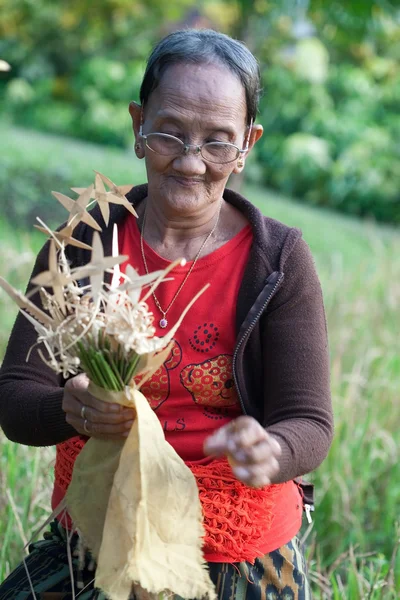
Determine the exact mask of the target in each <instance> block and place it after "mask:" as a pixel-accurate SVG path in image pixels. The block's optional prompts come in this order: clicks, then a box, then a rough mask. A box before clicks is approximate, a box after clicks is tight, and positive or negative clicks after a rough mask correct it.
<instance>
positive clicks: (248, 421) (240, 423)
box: [230, 416, 266, 448]
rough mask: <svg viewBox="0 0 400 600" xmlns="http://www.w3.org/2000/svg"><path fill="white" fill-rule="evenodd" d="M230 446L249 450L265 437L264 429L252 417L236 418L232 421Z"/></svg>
mask: <svg viewBox="0 0 400 600" xmlns="http://www.w3.org/2000/svg"><path fill="white" fill-rule="evenodd" d="M231 426H232V434H231V436H230V443H231V446H232V447H234V445H236V446H237V447H240V448H251V447H252V446H254V445H255V444H257V443H258V442H261V441H262V440H264V439H265V437H266V431H265V429H264V428H263V427H262V426H261V425H260V423H258V421H256V420H255V419H253V418H252V417H248V416H243V417H238V418H237V419H235V420H234V421H232V425H231Z"/></svg>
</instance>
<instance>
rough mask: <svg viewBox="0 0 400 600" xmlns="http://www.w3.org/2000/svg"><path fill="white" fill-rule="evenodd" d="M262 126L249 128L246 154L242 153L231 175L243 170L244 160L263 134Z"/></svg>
mask: <svg viewBox="0 0 400 600" xmlns="http://www.w3.org/2000/svg"><path fill="white" fill-rule="evenodd" d="M263 131H264V130H263V126H262V125H258V124H257V125H253V126H252V128H251V132H250V137H249V146H248V150H247V152H246V153H243V154H241V155H240V156H239V158H238V159H237V161H236V165H235V168H234V169H233V171H232V172H233V173H235V174H238V173H241V172H242V171H243V169H244V166H245V163H246V158H247V155H248V153H249V152H250V150H251V149H252V148H253V146H254V144H255V143H256V142H258V140H259V139H260V137H261V136H262V134H263Z"/></svg>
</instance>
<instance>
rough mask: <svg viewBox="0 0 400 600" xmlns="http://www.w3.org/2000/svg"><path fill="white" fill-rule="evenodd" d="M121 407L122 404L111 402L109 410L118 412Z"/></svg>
mask: <svg viewBox="0 0 400 600" xmlns="http://www.w3.org/2000/svg"><path fill="white" fill-rule="evenodd" d="M121 409H122V406H120V405H119V404H111V405H110V410H111V412H120V410H121Z"/></svg>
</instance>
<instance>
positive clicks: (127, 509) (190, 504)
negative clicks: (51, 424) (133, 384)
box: [66, 383, 216, 600]
mask: <svg viewBox="0 0 400 600" xmlns="http://www.w3.org/2000/svg"><path fill="white" fill-rule="evenodd" d="M89 391H90V392H91V393H92V394H93V395H94V396H96V397H97V398H99V399H101V400H104V401H106V402H114V403H118V404H122V405H124V406H129V407H134V408H135V410H136V414H137V418H136V419H135V422H134V424H133V426H132V429H131V431H130V433H129V436H128V437H127V439H126V441H125V440H121V441H105V440H96V439H94V438H91V439H89V440H88V442H87V443H86V444H85V446H84V448H83V450H82V452H81V453H80V454H79V456H78V458H77V460H76V462H75V466H74V471H73V476H72V481H71V484H70V486H69V488H68V491H67V496H66V501H67V508H68V511H69V513H70V515H71V517H72V519H73V521H74V524H75V526H76V527H77V529H78V531H79V532H80V534H81V535H82V537H83V540H84V541H85V543H86V544H87V545H88V547H89V549H90V550H91V552H92V554H93V556H94V557H95V559H96V561H97V570H96V581H95V585H96V587H98V588H100V589H101V590H103V591H104V593H105V594H106V595H107V596H108V598H110V600H127V599H128V598H129V595H130V593H131V591H132V586H133V584H140V587H141V588H144V590H147V592H150V593H151V594H159V593H161V592H164V591H167V592H173V593H174V594H178V595H179V596H181V597H182V598H202V597H205V596H208V598H209V599H210V600H213V599H215V598H216V594H215V588H214V585H213V583H212V582H211V579H210V577H209V573H208V569H207V564H206V562H205V561H204V558H203V554H202V549H201V548H202V537H203V535H204V529H203V523H202V510H201V504H200V500H199V494H198V488H197V484H196V480H195V478H194V476H193V474H192V472H191V471H190V469H189V468H188V467H187V466H186V465H185V463H184V462H183V460H182V459H181V458H180V457H179V456H178V454H177V453H176V452H175V450H174V449H173V448H172V446H171V445H170V444H169V443H168V442H166V441H165V437H164V432H163V430H162V427H161V424H160V422H159V420H158V418H157V416H156V414H155V413H154V411H153V410H152V409H151V407H150V405H149V403H148V402H147V400H146V398H145V397H144V396H143V394H141V393H140V392H139V391H138V390H135V389H132V388H127V389H126V392H108V391H106V390H103V389H101V388H98V387H97V386H95V385H94V384H92V383H91V384H90V386H89ZM144 590H143V591H144Z"/></svg>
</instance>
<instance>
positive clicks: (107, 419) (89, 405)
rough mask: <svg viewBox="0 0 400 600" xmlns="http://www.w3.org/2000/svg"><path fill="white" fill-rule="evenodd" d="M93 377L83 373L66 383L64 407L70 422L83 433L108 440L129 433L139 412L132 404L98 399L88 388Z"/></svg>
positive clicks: (125, 435) (122, 436) (119, 437)
mask: <svg viewBox="0 0 400 600" xmlns="http://www.w3.org/2000/svg"><path fill="white" fill-rule="evenodd" d="M88 386H89V379H88V377H87V375H85V374H84V373H80V374H79V375H76V376H75V377H72V378H71V379H68V381H67V382H66V384H65V387H64V397H63V402H62V409H63V411H64V412H65V415H66V416H65V419H66V421H67V423H69V424H70V425H72V427H73V428H74V429H76V431H77V432H78V433H79V434H80V435H85V436H89V437H95V438H100V439H104V440H117V439H121V438H124V437H127V436H128V434H129V430H130V428H131V427H132V425H133V422H134V420H135V417H136V413H135V411H134V410H133V409H132V408H126V407H125V406H120V405H119V404H110V403H109V402H103V401H102V400H98V399H97V398H95V397H94V396H92V394H90V393H89V392H88Z"/></svg>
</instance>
